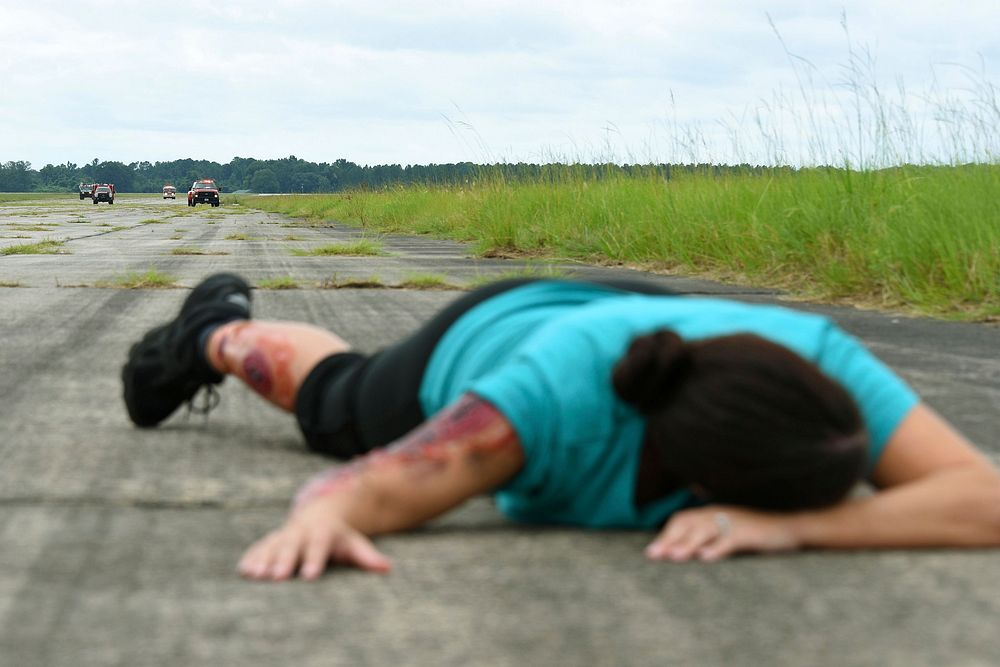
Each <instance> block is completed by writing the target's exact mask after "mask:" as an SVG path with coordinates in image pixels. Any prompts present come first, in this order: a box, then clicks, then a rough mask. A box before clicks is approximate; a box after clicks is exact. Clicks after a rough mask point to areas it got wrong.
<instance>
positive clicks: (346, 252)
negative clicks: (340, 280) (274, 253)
mask: <svg viewBox="0 0 1000 667" xmlns="http://www.w3.org/2000/svg"><path fill="white" fill-rule="evenodd" d="M289 252H291V253H292V254H293V255H295V256H296V257H326V256H331V255H336V256H341V257H373V256H377V255H385V254H386V252H385V250H383V249H382V244H381V243H378V242H377V241H370V240H368V239H360V240H358V241H352V242H350V243H333V244H330V245H324V246H319V247H318V248H310V249H309V250H301V249H299V248H293V249H291V250H290V251H289Z"/></svg>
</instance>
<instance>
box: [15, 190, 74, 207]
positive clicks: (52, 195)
mask: <svg viewBox="0 0 1000 667" xmlns="http://www.w3.org/2000/svg"><path fill="white" fill-rule="evenodd" d="M79 198H80V195H79V194H78V193H76V192H0V204H2V203H4V202H22V201H31V200H33V199H79Z"/></svg>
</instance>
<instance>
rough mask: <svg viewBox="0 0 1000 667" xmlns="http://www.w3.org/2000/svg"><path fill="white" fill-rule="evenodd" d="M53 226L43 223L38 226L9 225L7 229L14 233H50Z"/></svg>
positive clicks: (49, 223)
mask: <svg viewBox="0 0 1000 667" xmlns="http://www.w3.org/2000/svg"><path fill="white" fill-rule="evenodd" d="M55 226H56V225H54V224H52V223H51V222H44V223H41V224H38V225H10V226H8V227H7V229H13V230H14V231H16V232H51V231H52V228H53V227H55Z"/></svg>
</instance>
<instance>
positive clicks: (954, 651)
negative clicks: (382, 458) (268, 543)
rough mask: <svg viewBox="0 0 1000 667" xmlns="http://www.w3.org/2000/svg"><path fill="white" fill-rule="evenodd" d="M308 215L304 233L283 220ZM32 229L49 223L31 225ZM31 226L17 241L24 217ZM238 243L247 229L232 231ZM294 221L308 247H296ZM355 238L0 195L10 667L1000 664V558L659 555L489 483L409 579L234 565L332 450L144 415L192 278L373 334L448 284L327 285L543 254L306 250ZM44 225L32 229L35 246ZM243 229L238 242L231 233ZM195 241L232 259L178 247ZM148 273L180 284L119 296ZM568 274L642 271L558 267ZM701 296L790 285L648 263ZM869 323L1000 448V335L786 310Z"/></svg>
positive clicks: (5, 599) (469, 269)
mask: <svg viewBox="0 0 1000 667" xmlns="http://www.w3.org/2000/svg"><path fill="white" fill-rule="evenodd" d="M286 225H292V226H286ZM31 227H36V229H29V228H31ZM15 228H21V229H15ZM239 235H244V236H246V237H249V238H251V239H256V240H237V238H235V237H237V236H239ZM289 235H294V236H295V237H296V240H288V239H287V237H288V236H289ZM360 235H361V232H360V231H359V230H357V229H353V228H350V227H346V226H342V225H338V224H336V223H333V222H330V223H324V226H302V225H300V224H299V223H296V222H295V221H292V220H289V219H286V218H283V217H280V216H275V215H270V214H264V213H260V212H254V211H246V210H243V209H239V208H229V207H223V208H221V209H211V208H207V207H205V208H203V207H198V208H197V209H194V210H193V211H192V210H191V209H188V208H187V207H186V206H184V203H183V201H181V203H180V204H177V203H176V202H170V201H165V202H164V201H160V200H158V199H156V198H119V199H118V200H117V203H116V204H115V206H114V207H106V206H103V205H99V206H97V207H95V206H92V205H91V204H89V202H86V201H83V202H79V204H77V202H76V201H74V200H52V201H47V202H36V203H33V204H32V205H31V206H25V205H23V204H9V203H7V204H0V248H4V247H8V246H12V245H18V244H24V243H32V242H37V241H39V240H43V239H46V238H54V239H58V240H62V239H66V242H65V244H64V245H63V246H62V249H63V250H65V251H66V254H58V255H6V256H0V284H4V285H10V284H19V285H21V286H20V287H0V313H2V314H3V316H2V317H0V340H2V341H3V344H2V346H0V368H2V371H3V372H2V375H0V460H3V461H4V465H3V466H0V538H2V544H3V548H2V549H0V656H3V660H2V661H0V662H2V663H3V664H12V665H123V666H124V665H128V666H134V665H192V664H216V665H252V664H303V665H314V664H315V665H341V664H342V665H358V664H386V663H390V662H395V663H401V664H477V665H526V664H527V665H536V664H538V665H542V664H544V665H548V664H553V665H582V664H586V665H622V664H628V665H660V664H664V663H667V664H670V663H676V664H726V665H760V664H769V665H770V664H773V665H801V664H813V665H870V664H880V665H896V664H899V665H903V664H906V665H932V664H933V665H938V664H949V665H990V664H996V663H997V662H998V661H1000V642H998V640H997V638H996V632H995V620H994V619H995V618H996V617H997V614H998V612H1000V602H998V600H1000V584H997V583H996V582H997V581H998V580H1000V558H998V555H997V553H995V552H990V551H980V552H977V551H968V552H963V551H957V550H954V551H948V550H941V551H920V552H883V553H842V554H838V553H818V552H816V553H806V554H795V555H787V556H780V557H766V558H754V557H746V558H737V559H734V560H732V561H729V562H725V563H721V564H716V565H701V564H688V565H664V564H650V563H647V562H645V561H644V560H643V558H642V547H643V546H644V544H645V542H646V541H647V540H648V539H649V535H648V534H643V533H632V532H599V531H579V530H564V529H546V530H541V529H535V528H526V527H523V526H516V525H513V524H510V523H509V522H507V521H505V520H504V519H503V518H502V517H500V516H499V515H498V514H497V513H496V512H495V511H494V509H493V507H492V505H491V503H490V502H489V501H488V500H487V499H480V500H477V501H475V502H473V503H470V504H469V505H467V506H466V507H464V508H462V509H461V510H459V511H456V512H454V513H452V514H450V515H448V516H447V517H445V518H443V519H442V520H440V521H438V522H436V523H434V524H432V525H431V526H430V527H428V528H426V529H424V530H420V531H416V532H414V533H411V534H406V535H399V536H392V537H387V538H384V539H381V540H380V541H379V542H380V545H381V546H382V547H383V548H384V549H385V550H386V551H387V552H388V553H389V554H390V555H391V556H392V557H393V558H394V559H395V562H396V570H395V571H394V572H393V573H392V574H391V575H389V576H386V577H379V576H373V575H365V574H361V573H358V572H352V571H337V572H335V573H333V574H331V575H329V576H326V577H324V578H323V579H321V580H320V581H319V582H316V583H315V584H300V583H297V582H296V583H290V584H285V585H269V584H255V583H249V582H245V581H242V580H241V579H239V578H238V577H236V576H235V575H234V572H233V568H234V565H235V562H236V559H237V558H238V556H239V554H240V552H241V550H242V549H243V548H244V547H245V546H246V545H247V544H248V543H249V542H250V541H251V540H253V539H254V538H255V537H257V536H259V535H260V534H262V533H263V532H265V531H267V530H269V529H270V528H272V527H274V526H275V525H277V523H278V522H279V521H280V520H281V518H282V516H283V513H284V511H285V509H286V507H287V503H288V500H289V498H290V496H291V494H292V492H293V491H294V489H295V488H296V487H297V486H298V485H299V484H300V483H301V482H302V481H303V480H304V479H305V478H306V477H308V476H309V475H310V474H312V473H313V472H315V471H316V470H317V469H319V468H320V467H323V466H325V465H326V464H327V462H326V461H324V460H321V459H319V458H317V457H315V456H313V455H311V454H308V453H307V452H305V451H304V449H303V447H302V445H301V443H300V442H299V438H298V434H297V432H296V429H295V425H294V422H293V420H291V419H290V418H289V417H288V416H287V415H284V414H282V413H281V412H279V411H278V410H276V409H272V408H270V407H267V406H263V405H262V403H261V401H259V400H258V399H256V398H255V397H254V396H253V395H252V394H251V393H250V392H249V391H247V390H246V389H244V388H243V387H241V386H238V385H237V384H236V383H234V382H228V383H227V384H226V385H224V387H223V389H222V392H223V401H222V403H221V405H220V406H219V408H218V409H217V410H216V411H215V412H213V413H212V415H211V416H210V418H209V419H208V420H205V419H204V418H202V417H200V416H198V415H190V416H185V415H184V414H178V415H176V416H174V417H172V418H171V419H170V420H169V421H168V422H166V423H165V424H164V426H163V427H162V428H158V429H154V430H149V431H140V430H137V429H135V428H133V427H132V426H131V425H130V424H129V422H128V420H127V418H126V417H125V413H124V409H123V407H122V405H121V400H120V397H119V394H120V391H121V388H120V382H119V379H118V373H119V368H120V365H121V362H122V361H123V359H124V357H125V353H126V351H127V349H128V346H129V345H130V344H131V343H132V342H133V341H134V340H135V339H136V338H138V337H139V336H140V335H141V334H142V333H143V332H144V331H145V330H146V329H147V328H149V327H150V326H152V325H154V324H156V323H159V322H160V321H161V320H163V319H165V318H167V317H170V316H172V314H173V312H174V311H175V310H176V308H177V307H178V306H179V305H180V303H181V301H182V300H183V298H184V296H185V295H186V293H187V291H186V289H183V288H184V287H190V286H192V285H194V284H196V283H197V282H198V281H199V280H200V279H201V278H203V277H204V276H205V275H207V274H209V273H212V272H214V271H220V270H228V271H236V272H239V273H241V274H244V275H247V276H248V277H249V278H250V279H251V280H252V281H259V280H262V279H266V278H275V277H287V276H291V277H292V278H294V279H295V280H297V281H298V282H299V283H300V284H301V285H302V287H303V288H301V289H297V290H287V291H277V290H258V291H257V292H256V293H255V300H256V312H257V313H258V314H259V316H260V317H265V318H281V319H293V320H308V321H311V322H314V323H317V324H320V325H323V326H327V327H330V328H332V329H334V330H336V331H337V332H338V333H340V334H342V335H344V336H345V337H346V338H347V339H348V340H351V341H352V342H354V343H355V344H356V345H357V346H358V347H360V348H361V349H365V350H374V349H377V348H378V347H381V346H383V345H386V344H389V343H391V342H392V341H394V340H396V339H398V338H399V337H401V336H403V335H405V334H406V333H408V332H409V331H412V330H413V329H414V328H416V327H417V326H418V325H419V324H420V322H422V321H423V320H424V319H426V318H427V317H429V316H430V315H431V314H432V313H433V312H434V311H435V310H436V309H437V308H439V307H440V306H442V305H443V304H445V303H447V302H448V301H449V300H450V299H451V298H454V296H455V292H453V291H419V290H402V289H316V288H315V285H316V284H318V283H321V282H323V281H324V280H327V279H329V278H330V277H331V276H334V275H335V276H338V277H340V278H351V277H361V278H367V277H370V276H372V275H377V276H379V278H380V279H381V280H382V281H383V282H385V283H394V282H397V281H400V280H403V279H404V276H405V275H407V274H409V273H415V272H419V273H434V274H440V275H441V276H443V277H444V278H445V279H446V280H447V281H448V282H453V283H455V284H465V283H467V282H471V281H475V280H479V279H482V278H485V277H489V276H497V275H503V274H505V273H507V272H510V271H512V270H516V269H522V268H524V267H525V266H527V267H528V268H529V269H531V270H539V264H538V263H529V262H515V261H505V260H498V259H476V258H473V257H471V256H470V251H469V249H468V247H466V246H464V245H462V244H458V243H451V242H442V241H433V240H430V239H427V238H419V237H405V236H385V237H380V238H379V239H378V241H379V242H380V243H382V245H383V247H384V248H385V250H386V251H387V252H388V253H389V254H388V255H386V256H380V257H298V256H295V255H293V254H292V253H291V252H290V248H293V247H297V248H303V249H308V248H313V247H318V246H321V245H325V244H330V243H339V242H347V241H350V240H354V239H357V238H358V237H359V236H360ZM23 237H27V238H23ZM227 237H234V238H228V239H227ZM185 246H193V247H198V248H203V249H205V250H206V252H208V251H211V252H218V253H227V254H212V255H175V254H172V251H173V249H175V248H177V247H185ZM150 267H155V268H156V269H157V270H158V271H161V272H164V273H169V274H171V275H172V276H174V277H175V278H176V282H177V284H178V285H180V286H181V287H180V288H177V289H165V290H125V289H101V288H95V287H93V285H95V284H97V283H99V282H102V281H104V282H110V281H113V280H114V279H115V278H117V277H119V276H121V275H123V274H125V273H129V272H144V271H147V270H148V269H149V268H150ZM557 270H558V271H560V272H563V273H565V274H568V275H576V276H580V277H588V276H606V277H610V276H616V277H635V276H637V275H640V274H638V273H637V272H633V271H628V270H625V269H616V268H605V267H589V266H581V265H578V264H569V263H562V264H557ZM647 277H648V278H650V279H652V280H656V281H659V282H662V283H663V284H664V285H667V286H669V287H672V288H674V289H677V290H678V291H684V292H699V293H706V294H714V295H719V296H725V297H731V298H738V299H746V300H751V301H766V302H772V301H778V300H780V294H777V293H775V292H774V291H771V290H754V289H747V288H735V287H731V286H727V285H721V284H717V283H712V282H710V281H704V280H698V279H686V278H676V277H663V276H647ZM791 305H793V306H795V307H800V308H804V309H808V310H813V311H817V312H823V313H827V314H829V315H832V316H833V317H835V318H836V319H837V320H838V321H839V322H841V323H842V324H843V325H844V327H845V328H846V329H848V330H849V331H852V332H853V333H855V334H856V335H858V336H860V337H861V338H862V339H863V340H864V341H865V342H866V343H868V344H869V345H870V346H871V347H872V348H873V349H874V350H875V351H876V353H878V354H879V355H880V356H881V357H882V358H883V359H885V360H886V361H887V363H889V364H890V365H891V366H893V367H894V368H895V369H896V370H897V371H899V372H900V373H901V374H902V375H903V376H904V377H906V378H907V379H908V380H909V381H910V382H911V383H912V384H913V385H914V386H915V387H916V388H917V389H918V390H919V391H920V392H921V393H922V394H923V395H924V396H925V397H926V398H927V400H928V401H929V402H930V403H931V404H932V405H933V406H934V407H935V408H937V409H938V410H939V411H941V412H942V413H943V414H945V415H946V416H947V417H948V418H950V419H951V420H953V421H954V422H955V423H956V424H957V425H958V426H959V427H960V428H961V429H963V430H964V431H965V432H966V433H967V434H968V435H969V436H970V437H972V438H973V439H974V440H976V441H977V442H978V444H980V445H981V446H982V447H983V448H984V450H985V451H986V452H987V453H988V454H989V455H990V456H992V457H993V458H995V459H996V458H998V456H1000V444H998V442H997V436H998V434H1000V359H998V358H997V350H998V349H1000V329H997V328H996V327H990V326H982V325H973V324H959V323H949V322H938V321H933V320H929V319H922V318H909V317H901V316H897V315H886V314H881V313H877V312H872V311H864V310H856V309H852V308H845V307H839V306H823V305H816V304H805V303H794V304H791Z"/></svg>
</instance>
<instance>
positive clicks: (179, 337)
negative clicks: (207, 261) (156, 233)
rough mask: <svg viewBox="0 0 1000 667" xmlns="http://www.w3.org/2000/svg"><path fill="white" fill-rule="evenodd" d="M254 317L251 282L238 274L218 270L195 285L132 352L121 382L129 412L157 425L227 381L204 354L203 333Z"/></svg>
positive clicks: (138, 420) (140, 423)
mask: <svg viewBox="0 0 1000 667" xmlns="http://www.w3.org/2000/svg"><path fill="white" fill-rule="evenodd" d="M241 319H250V286H249V285H247V283H246V281H244V280H243V279H242V278H240V277H239V276H235V275H233V274H230V273H218V274H216V275H214V276H211V277H209V278H206V279H205V280H204V281H202V282H201V283H200V284H199V285H198V286H197V287H195V288H194V289H193V290H192V291H191V294H189V295H188V297H187V299H185V300H184V305H183V306H181V312H180V314H178V315H177V317H175V318H174V319H173V321H171V322H168V323H167V324H162V325H160V326H158V327H155V328H153V329H150V330H149V331H148V332H147V333H146V335H145V336H143V337H142V340H140V341H139V342H138V343H136V344H135V345H133V346H132V349H130V350H129V353H128V361H127V362H125V365H124V366H123V367H122V383H123V384H124V385H125V390H124V398H125V407H126V408H127V409H128V416H129V417H130V418H131V419H132V421H133V422H135V424H136V426H142V427H144V428H146V427H151V426H156V425H157V424H159V423H160V422H161V421H163V420H164V419H166V418H167V417H169V416H170V415H171V414H173V412H174V410H176V409H177V408H178V407H180V405H181V404H183V403H185V402H188V403H190V401H191V399H192V398H193V397H194V395H195V394H196V393H198V390H199V389H200V388H201V387H203V386H206V385H208V386H211V385H214V384H218V383H220V382H222V380H223V379H224V376H223V375H221V374H219V373H217V372H216V371H215V370H214V369H213V368H211V367H210V366H209V365H208V363H207V362H206V361H205V360H204V359H203V358H202V355H201V353H200V352H199V350H198V336H199V335H200V334H201V332H202V331H204V330H205V328H206V327H209V326H211V325H217V324H224V323H225V322H230V321H232V320H241Z"/></svg>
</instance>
